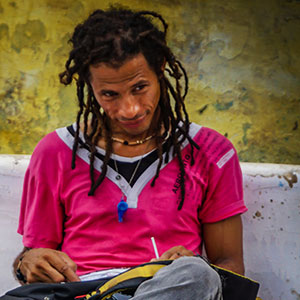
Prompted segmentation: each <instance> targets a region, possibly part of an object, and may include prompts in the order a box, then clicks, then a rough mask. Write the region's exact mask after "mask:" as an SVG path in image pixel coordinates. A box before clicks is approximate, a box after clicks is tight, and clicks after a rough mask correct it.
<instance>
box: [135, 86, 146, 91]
mask: <svg viewBox="0 0 300 300" xmlns="http://www.w3.org/2000/svg"><path fill="white" fill-rule="evenodd" d="M146 86H147V84H140V85H137V86H136V87H135V88H134V91H135V92H139V91H141V90H143V89H144V88H145V87H146Z"/></svg>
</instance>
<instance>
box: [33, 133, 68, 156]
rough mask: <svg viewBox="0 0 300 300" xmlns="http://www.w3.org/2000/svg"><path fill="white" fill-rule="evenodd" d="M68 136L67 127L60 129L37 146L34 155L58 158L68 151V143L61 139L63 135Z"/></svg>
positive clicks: (47, 135)
mask: <svg viewBox="0 0 300 300" xmlns="http://www.w3.org/2000/svg"><path fill="white" fill-rule="evenodd" d="M62 133H65V135H66V136H67V135H68V130H67V127H63V128H58V129H56V130H54V131H52V132H50V133H48V134H46V135H45V136H44V137H43V138H42V139H41V140H40V141H39V142H38V144H37V145H36V147H35V149H34V151H33V155H35V156H36V155H38V156H46V157H48V158H50V157H51V156H52V155H55V156H57V154H58V153H60V152H61V151H64V150H66V149H67V148H68V147H66V143H64V141H63V139H62V138H61V136H60V135H61V134H62Z"/></svg>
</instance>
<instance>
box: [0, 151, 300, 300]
mask: <svg viewBox="0 0 300 300" xmlns="http://www.w3.org/2000/svg"><path fill="white" fill-rule="evenodd" d="M29 159H30V156H19V155H0V241H1V244H0V295H2V294H3V293H4V292H5V291H7V290H9V289H12V288H14V287H16V286H18V283H17V282H16V281H15V280H14V278H13V275H12V267H11V265H12V262H13V259H14V258H15V256H16V255H17V254H18V252H19V251H20V249H22V247H23V246H22V242H21V237H20V236H19V235H18V234H17V233H16V230H17V224H18V214H19V204H20V198H21V192H22V183H23V177H24V173H25V170H26V168H27V165H28V163H29ZM241 166H242V170H243V179H244V195H245V201H246V205H247V206H248V209H249V210H248V212H247V213H245V214H244V215H243V223H244V255H245V265H246V275H247V276H248V277H250V278H252V279H254V280H257V281H258V282H260V284H261V287H260V291H259V296H260V297H261V298H262V299H263V300H297V299H298V300H299V299H300V183H299V179H300V166H299V165H298V166H295V165H276V164H255V163H242V164H241ZM241 300H242V299H241Z"/></svg>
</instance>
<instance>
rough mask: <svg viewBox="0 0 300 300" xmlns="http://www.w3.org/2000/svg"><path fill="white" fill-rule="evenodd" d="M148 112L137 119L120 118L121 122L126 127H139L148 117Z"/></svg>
mask: <svg viewBox="0 0 300 300" xmlns="http://www.w3.org/2000/svg"><path fill="white" fill-rule="evenodd" d="M146 116H147V114H143V115H142V116H140V117H138V118H137V119H134V120H126V121H125V120H119V123H120V124H122V126H124V127H128V128H137V127H139V126H140V125H141V124H142V123H143V122H144V120H145V119H146Z"/></svg>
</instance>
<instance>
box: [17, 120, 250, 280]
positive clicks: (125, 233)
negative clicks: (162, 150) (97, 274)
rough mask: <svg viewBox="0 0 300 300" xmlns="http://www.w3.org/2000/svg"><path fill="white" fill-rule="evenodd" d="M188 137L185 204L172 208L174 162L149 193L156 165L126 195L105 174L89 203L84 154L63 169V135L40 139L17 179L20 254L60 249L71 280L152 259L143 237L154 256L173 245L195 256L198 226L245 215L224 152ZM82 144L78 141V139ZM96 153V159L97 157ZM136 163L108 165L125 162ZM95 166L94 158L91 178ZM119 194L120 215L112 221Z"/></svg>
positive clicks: (234, 162)
mask: <svg viewBox="0 0 300 300" xmlns="http://www.w3.org/2000/svg"><path fill="white" fill-rule="evenodd" d="M190 135H191V137H192V138H193V139H194V141H195V142H196V143H197V144H198V145H199V146H200V149H199V150H195V154H194V157H195V164H194V165H193V166H191V165H190V160H191V155H190V145H189V144H188V143H187V142H186V143H185V145H184V147H183V149H182V158H183V161H184V165H185V171H186V181H185V184H186V196H185V201H184V204H183V207H182V209H181V210H177V207H178V203H179V202H178V201H180V187H179V184H178V182H179V178H180V171H179V165H178V160H177V158H176V157H175V158H173V159H170V162H169V163H168V164H165V163H163V165H162V167H161V171H160V175H159V177H158V179H157V180H156V183H155V186H154V187H151V186H150V183H151V180H152V178H153V177H154V175H155V172H156V167H157V164H158V160H156V161H154V162H153V163H152V164H151V165H150V166H149V167H148V168H147V169H146V170H145V171H144V172H143V173H142V175H141V176H140V177H139V179H138V180H137V181H136V182H135V183H134V185H133V186H132V187H131V186H130V185H128V183H127V181H126V180H125V179H124V178H123V177H122V178H121V180H119V181H118V180H116V179H115V178H116V176H117V175H118V174H117V173H116V171H115V170H113V169H112V168H110V167H109V166H108V171H107V176H106V178H105V180H104V181H103V183H102V184H101V185H100V186H99V187H98V189H97V190H96V192H95V194H94V196H88V191H89V189H90V176H89V152H88V150H86V149H84V148H79V149H78V152H77V159H76V168H75V169H74V170H72V169H71V159H72V151H71V148H72V145H73V136H72V135H71V134H70V133H69V131H68V130H67V129H66V128H60V129H58V130H56V131H55V132H52V133H50V134H48V135H47V136H46V137H45V138H43V139H42V140H41V141H40V143H39V144H38V145H37V147H36V149H35V151H34V153H33V154H32V157H31V161H30V165H29V167H28V170H27V172H26V175H25V180H24V189H23V196H22V203H21V212H20V221H19V228H18V232H19V233H20V234H22V235H23V243H24V246H26V247H32V248H37V247H48V248H53V249H61V250H62V251H64V252H66V253H67V254H68V255H69V256H70V257H71V258H72V259H73V260H74V261H75V263H76V264H77V266H78V269H77V273H78V274H79V275H82V274H85V273H89V272H93V271H98V270H102V269H108V268H122V267H131V266H135V265H138V264H141V263H144V262H147V261H149V260H150V259H151V258H153V257H154V256H155V255H154V251H153V247H152V243H151V237H155V240H156V243H157V248H158V252H159V254H160V255H161V254H162V253H163V252H164V251H166V250H168V249H169V248H171V247H173V246H176V245H183V246H185V247H186V248H187V249H189V250H191V251H194V252H197V253H201V242H202V238H201V224H202V223H211V222H217V221H220V220H223V219H225V218H228V217H231V216H233V215H236V214H240V213H243V212H245V211H246V210H247V209H246V207H245V205H244V202H243V190H242V175H241V170H240V166H239V162H238V158H237V155H236V151H235V149H234V148H233V146H232V144H231V143H230V142H229V140H227V139H226V138H225V137H223V136H222V135H220V134H218V133H217V132H215V131H213V130H211V129H208V128H204V127H200V126H199V125H196V124H191V130H190ZM81 138H82V139H83V137H82V136H81ZM98 151H99V152H100V153H102V154H104V151H103V149H100V148H98ZM140 158H141V157H140V156H139V157H134V158H128V157H121V156H118V155H112V159H116V160H118V161H123V162H132V161H136V160H139V159H140ZM101 166H102V161H101V160H100V159H98V158H96V161H95V168H96V171H95V176H99V172H100V170H101ZM121 189H122V190H123V192H124V194H125V196H126V201H127V203H128V206H129V208H128V210H127V212H126V213H125V215H124V220H123V222H121V223H120V222H119V221H118V214H117V204H118V203H119V201H120V199H121V195H122V192H121Z"/></svg>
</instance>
